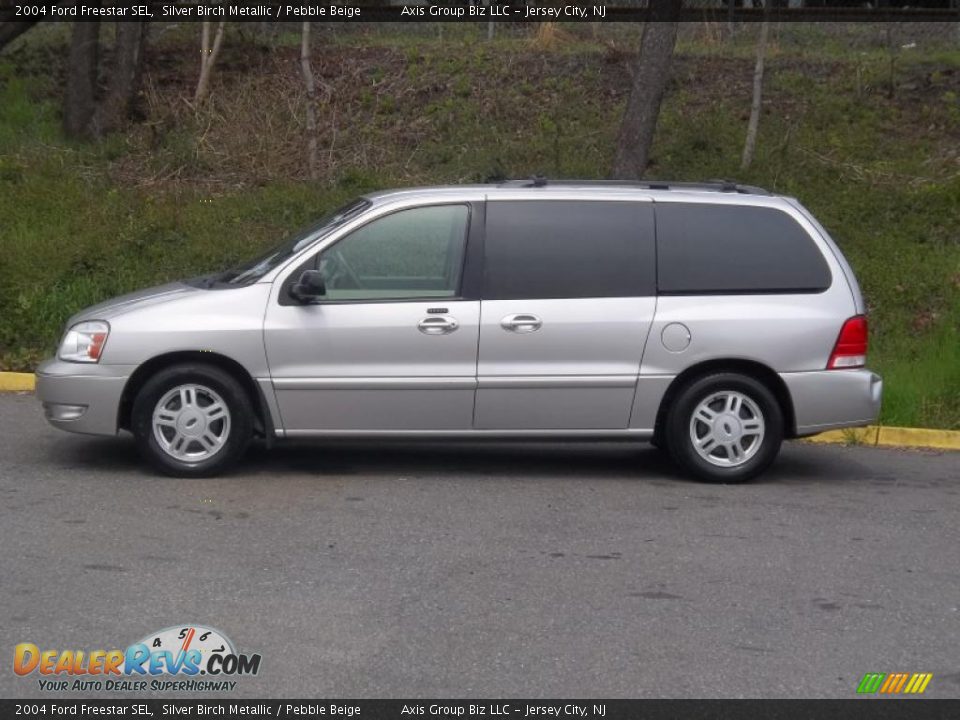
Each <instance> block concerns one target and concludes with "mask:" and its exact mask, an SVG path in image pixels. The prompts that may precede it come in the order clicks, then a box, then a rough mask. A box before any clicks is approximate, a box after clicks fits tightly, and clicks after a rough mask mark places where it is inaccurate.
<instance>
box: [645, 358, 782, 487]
mask: <svg viewBox="0 0 960 720" xmlns="http://www.w3.org/2000/svg"><path fill="white" fill-rule="evenodd" d="M732 399H733V400H732ZM695 414H696V418H695V417H694V416H695ZM664 437H665V438H666V440H667V443H666V445H667V450H668V452H669V453H670V456H671V457H672V458H673V460H674V462H676V464H677V465H679V466H680V468H681V469H683V470H684V471H685V472H686V473H689V474H690V475H693V476H694V477H696V478H698V479H700V480H705V481H707V482H716V483H740V482H745V481H747V480H750V479H751V478H754V477H756V476H757V475H759V474H760V473H762V472H763V471H764V470H766V469H767V468H768V467H770V464H771V463H772V462H773V461H774V460H775V459H776V457H777V454H778V453H779V452H780V444H781V443H782V442H783V412H782V411H781V409H780V404H779V403H778V402H777V399H776V398H775V397H774V396H773V393H771V392H770V390H769V389H768V388H767V386H766V385H764V384H763V383H761V382H760V381H758V380H755V379H754V378H752V377H748V376H746V375H739V374H737V373H718V374H715V375H706V376H704V377H701V378H697V379H695V380H693V381H692V382H690V383H689V384H688V385H686V386H685V387H683V388H682V389H681V390H680V392H679V394H678V395H677V396H676V398H675V400H674V402H673V405H672V407H670V408H669V410H668V412H667V417H666V427H665V432H664ZM695 438H696V441H695ZM698 446H699V448H700V449H699V450H698ZM738 455H739V457H738Z"/></svg>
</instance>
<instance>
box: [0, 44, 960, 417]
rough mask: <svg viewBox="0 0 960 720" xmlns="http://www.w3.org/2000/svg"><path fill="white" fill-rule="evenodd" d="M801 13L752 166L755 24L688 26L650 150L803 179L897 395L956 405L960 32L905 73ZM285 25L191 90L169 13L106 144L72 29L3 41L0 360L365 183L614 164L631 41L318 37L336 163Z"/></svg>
mask: <svg viewBox="0 0 960 720" xmlns="http://www.w3.org/2000/svg"><path fill="white" fill-rule="evenodd" d="M44 30H45V31H46V30H47V29H46V28H45V29H44ZM805 32H807V31H806V30H804V29H802V28H790V29H788V30H784V31H783V34H782V35H778V36H777V40H776V41H775V42H774V46H773V49H772V54H771V57H770V59H769V63H768V72H769V74H768V83H767V94H766V102H765V104H764V114H763V118H762V121H761V126H760V140H759V145H758V149H757V156H756V159H755V163H754V167H753V168H752V169H751V170H750V171H749V172H747V173H741V172H740V170H739V158H740V150H741V145H742V142H743V135H744V132H745V127H746V116H747V113H748V110H749V103H750V85H751V73H752V67H753V61H752V57H751V53H750V42H749V40H748V38H744V40H743V42H742V43H740V44H732V45H730V46H727V45H725V44H723V43H717V42H708V41H707V40H706V39H703V38H698V37H697V36H695V35H692V34H689V36H688V37H685V39H684V41H683V42H682V43H681V46H680V54H679V56H678V58H677V62H676V65H675V68H674V73H673V81H672V83H671V88H670V91H669V95H668V98H667V100H666V104H665V107H664V110H663V113H662V116H661V120H660V125H659V130H658V135H657V140H656V143H655V147H654V152H653V163H652V166H651V168H650V172H649V175H650V177H657V178H671V179H677V180H701V179H708V178H720V177H723V178H736V179H738V180H741V181H743V182H749V183H752V184H757V185H762V186H765V187H768V188H770V189H772V190H775V191H778V192H782V193H788V194H792V195H795V196H796V197H798V198H800V200H801V201H802V202H804V203H805V204H806V205H807V206H808V207H809V208H810V209H811V210H812V211H813V212H814V213H815V214H816V215H817V216H818V217H819V218H820V219H821V221H822V222H823V223H824V225H826V226H827V228H828V229H829V230H830V231H831V233H832V234H833V235H834V237H835V238H836V239H837V240H838V242H839V243H840V245H841V246H842V247H843V250H844V252H845V253H846V255H847V257H848V258H849V259H850V261H851V263H852V265H853V266H854V268H855V270H856V271H857V274H858V276H859V279H860V281H861V284H862V286H863V290H864V293H865V295H866V298H867V301H868V305H869V309H870V314H871V331H872V357H871V361H870V364H871V366H872V367H874V368H875V369H877V370H878V371H879V372H880V373H881V374H883V375H884V379H885V381H886V393H885V404H884V409H883V421H884V422H886V423H889V424H897V425H922V426H931V427H949V428H960V336H958V331H960V52H958V51H956V50H949V49H944V47H943V46H941V45H938V44H935V43H929V44H928V43H925V42H921V43H919V44H918V45H917V46H916V47H914V48H912V49H903V50H901V51H898V53H897V54H896V56H895V58H894V60H895V62H894V64H893V68H894V75H893V93H892V96H891V82H890V77H891V75H890V67H891V61H890V56H889V55H888V54H887V52H886V51H885V50H884V49H883V48H882V47H876V46H873V45H870V44H869V43H868V44H866V45H859V46H856V45H854V46H851V47H847V46H846V45H845V44H844V43H843V42H842V41H835V40H829V42H828V40H825V39H823V38H820V39H815V40H809V39H808V38H807V36H806V35H804V33H805ZM293 41H295V38H282V37H281V38H279V39H275V40H274V41H273V42H272V44H271V45H269V46H268V45H265V44H263V43H258V42H252V41H249V42H243V41H241V39H233V41H232V42H228V44H227V46H226V48H225V52H224V55H223V57H222V61H221V62H220V63H219V65H218V68H217V74H216V76H215V78H214V83H213V95H212V98H211V100H210V102H209V103H208V104H206V105H205V106H204V107H202V108H200V109H196V108H193V107H192V106H191V104H190V103H189V102H188V100H189V98H190V97H191V95H192V88H193V85H194V83H195V82H196V67H195V59H196V46H195V39H194V38H192V37H184V36H183V35H182V34H177V33H175V32H173V33H169V34H167V35H165V36H164V37H162V38H160V39H159V40H158V41H157V42H156V43H154V45H153V46H152V47H151V50H150V55H149V56H148V72H147V75H146V78H145V83H144V93H143V103H142V110H143V118H142V119H141V121H140V122H138V123H136V124H135V125H134V126H133V127H131V129H130V130H129V132H128V133H126V134H123V135H116V136H113V137H110V138H108V139H107V140H105V141H103V142H102V143H100V144H97V145H94V146H77V145H73V144H70V143H66V142H65V141H64V140H63V139H62V138H61V135H60V133H59V130H58V127H59V119H58V112H59V100H58V99H59V95H60V93H61V89H60V85H61V78H62V74H63V67H62V63H63V56H64V53H63V42H64V35H63V32H62V30H61V29H59V28H50V29H49V32H45V34H43V35H42V36H40V37H36V38H33V39H31V40H30V41H29V43H27V42H22V43H19V44H18V45H17V46H16V47H14V48H12V49H10V50H9V51H7V52H5V53H4V54H3V55H0V258H2V260H0V307H3V308H4V312H3V313H2V314H0V368H3V369H30V368H31V367H32V366H33V365H34V364H35V362H36V361H37V360H38V359H39V358H41V357H42V356H44V355H46V354H49V353H50V352H51V351H52V349H53V347H54V346H55V343H56V340H57V337H58V335H59V333H60V331H61V329H62V325H63V323H64V321H65V320H66V318H67V317H68V316H69V315H70V314H71V313H72V312H75V311H76V310H77V309H79V308H81V307H83V306H85V305H89V304H91V303H93V302H96V301H99V300H101V299H103V298H105V297H108V296H110V295H113V294H116V293H119V292H123V291H126V290H129V289H132V288H135V287H138V286H143V285H147V284H152V283H157V282H161V281H164V280H168V279H171V278H176V277H183V276H188V275H197V274H199V273H200V272H202V271H204V270H209V269H214V268H217V267H222V266H225V265H228V264H231V263H232V262H235V261H236V260H237V259H239V258H241V257H243V256H246V255H250V254H252V253H254V252H256V251H257V249H258V248H260V247H261V246H262V245H264V244H266V243H273V242H276V240H277V239H278V238H279V237H280V236H282V235H283V234H284V233H285V232H288V231H290V230H292V229H294V228H295V227H296V226H298V225H300V224H302V223H303V222H305V221H307V220H309V219H310V218H312V217H314V216H316V215H318V214H320V213H321V212H322V211H323V209H325V208H328V207H329V206H330V205H332V204H334V203H337V202H340V201H341V200H343V199H345V198H346V197H347V196H351V195H355V194H357V193H359V192H362V191H365V190H369V189H373V188H379V187H385V186H396V185H409V184H423V183H440V182H443V183H446V182H466V181H477V180H483V179H485V178H487V177H488V176H491V175H505V176H527V175H530V174H533V173H543V174H546V175H549V176H554V177H585V178H590V177H603V176H604V175H605V174H606V172H607V170H608V168H609V165H610V161H611V157H612V153H613V144H614V139H615V136H616V131H617V127H618V123H619V118H620V114H621V112H622V107H623V104H624V101H625V97H626V92H627V89H628V87H629V82H630V74H629V69H628V68H629V65H628V60H629V53H626V52H625V51H624V48H626V47H631V46H630V45H629V44H627V43H626V42H624V41H607V42H593V41H590V40H589V39H588V38H587V39H585V38H574V37H569V38H565V39H563V40H561V41H560V42H559V43H558V44H557V45H556V46H554V47H553V48H551V49H549V50H545V49H542V48H538V47H536V46H535V45H533V44H531V43H530V42H528V41H527V40H526V39H519V38H505V39H501V40H497V41H495V42H493V43H485V42H479V41H477V40H473V39H469V38H467V39H450V38H449V37H448V38H447V39H446V40H439V39H437V38H435V37H422V38H418V37H408V36H403V37H397V38H391V37H390V36H389V35H387V34H385V33H381V34H377V35H370V36H367V35H356V36H350V37H349V38H344V37H340V38H330V39H329V42H326V43H318V47H317V49H316V51H315V52H314V55H313V58H312V62H313V68H314V72H315V73H316V74H317V77H318V80H319V82H320V90H319V100H320V105H319V108H318V112H319V119H320V124H321V134H320V138H319V143H320V148H321V160H322V173H321V177H320V178H318V179H317V180H315V181H310V180H308V179H307V177H306V173H305V162H304V150H303V148H304V140H303V127H302V118H303V102H304V93H303V89H302V85H301V81H300V76H299V74H298V66H297V49H296V48H295V47H294V45H293ZM954 47H956V45H955V44H954Z"/></svg>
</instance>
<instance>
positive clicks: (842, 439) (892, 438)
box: [805, 425, 960, 450]
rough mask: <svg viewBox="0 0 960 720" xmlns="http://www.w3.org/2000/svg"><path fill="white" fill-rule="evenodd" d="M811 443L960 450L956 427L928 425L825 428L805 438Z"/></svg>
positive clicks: (959, 435)
mask: <svg viewBox="0 0 960 720" xmlns="http://www.w3.org/2000/svg"><path fill="white" fill-rule="evenodd" d="M805 440H807V441H808V442H814V443H839V444H841V445H867V446H873V447H915V448H931V449H934V450H960V431H958V430H931V429H928V428H902V427H883V426H882V425H868V426H867V427H863V428H848V429H846V430H829V431H827V432H825V433H820V434H819V435H814V436H812V437H809V438H805Z"/></svg>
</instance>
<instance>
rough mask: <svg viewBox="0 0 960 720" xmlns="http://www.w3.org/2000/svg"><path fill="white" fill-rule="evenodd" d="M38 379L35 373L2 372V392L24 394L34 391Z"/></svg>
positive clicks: (0, 384)
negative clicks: (24, 392)
mask: <svg viewBox="0 0 960 720" xmlns="http://www.w3.org/2000/svg"><path fill="white" fill-rule="evenodd" d="M35 385H36V378H35V377H34V374H33V373H16V372H0V392H23V391H25V390H26V391H29V390H33V388H34V386H35Z"/></svg>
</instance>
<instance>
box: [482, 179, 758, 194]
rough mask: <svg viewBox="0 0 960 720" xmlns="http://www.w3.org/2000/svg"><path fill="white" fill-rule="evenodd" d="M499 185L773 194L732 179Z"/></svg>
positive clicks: (507, 183)
mask: <svg viewBox="0 0 960 720" xmlns="http://www.w3.org/2000/svg"><path fill="white" fill-rule="evenodd" d="M496 184H497V187H518V188H529V187H546V186H547V185H551V186H560V187H564V186H566V187H569V186H572V185H587V186H597V187H633V188H639V189H643V190H710V191H713V192H725V193H740V194H741V195H772V194H773V193H771V192H770V191H769V190H765V189H764V188H761V187H757V186H755V185H743V184H741V183H737V182H733V181H731V180H711V181H709V182H673V181H669V180H548V179H547V178H545V177H543V176H542V175H534V176H533V177H530V178H526V179H518V180H504V181H499V182H497V183H496Z"/></svg>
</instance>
